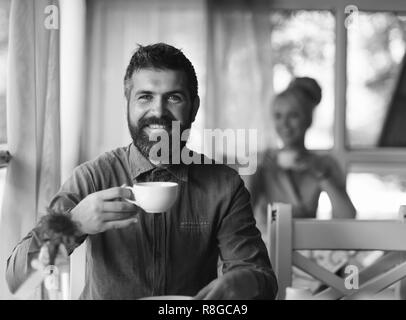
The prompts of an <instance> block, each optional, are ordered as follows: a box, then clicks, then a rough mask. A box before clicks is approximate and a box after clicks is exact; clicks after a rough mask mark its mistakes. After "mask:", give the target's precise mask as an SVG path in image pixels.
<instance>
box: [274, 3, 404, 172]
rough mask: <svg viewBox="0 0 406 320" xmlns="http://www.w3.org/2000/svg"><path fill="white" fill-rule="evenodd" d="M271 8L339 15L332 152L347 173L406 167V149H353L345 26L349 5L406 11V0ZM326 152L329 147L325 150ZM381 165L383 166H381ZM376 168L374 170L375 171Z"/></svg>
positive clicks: (360, 7)
mask: <svg viewBox="0 0 406 320" xmlns="http://www.w3.org/2000/svg"><path fill="white" fill-rule="evenodd" d="M269 5H270V8H271V10H272V9H274V10H278V9H279V10H329V11H331V12H332V13H333V14H334V15H335V18H336V26H335V30H336V38H335V46H336V48H335V68H334V69H335V70H334V73H335V74H334V79H335V105H334V122H333V126H334V128H333V141H334V144H333V148H332V149H330V151H331V152H332V153H333V155H334V156H335V157H336V159H337V161H338V162H339V164H340V165H341V167H342V169H343V170H344V172H345V173H348V170H349V168H350V166H353V165H357V168H362V167H364V168H365V169H367V170H368V171H369V170H371V169H373V168H375V170H376V172H377V173H379V172H381V169H382V168H390V167H396V168H402V169H404V170H406V148H387V147H385V148H378V147H372V148H368V149H357V148H350V147H349V144H348V143H347V142H348V140H347V139H348V137H347V130H346V111H347V110H346V108H347V101H346V100H347V99H346V97H347V30H346V27H345V24H344V22H345V19H346V13H345V8H346V7H347V6H349V5H355V6H356V7H357V8H358V9H359V10H360V11H370V12H379V11H392V12H406V1H399V0H385V1H381V0H301V1H297V0H274V1H271V3H270V4H269ZM323 151H325V150H323ZM378 168H381V169H378ZM375 170H374V171H375Z"/></svg>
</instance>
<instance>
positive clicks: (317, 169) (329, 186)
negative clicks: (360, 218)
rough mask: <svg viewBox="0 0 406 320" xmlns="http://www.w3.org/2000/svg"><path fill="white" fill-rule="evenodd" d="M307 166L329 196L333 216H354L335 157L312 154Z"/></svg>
mask: <svg viewBox="0 0 406 320" xmlns="http://www.w3.org/2000/svg"><path fill="white" fill-rule="evenodd" d="M308 168H309V170H310V172H311V173H312V174H313V175H314V176H315V177H316V179H318V180H319V185H320V188H321V189H322V190H323V191H325V192H326V193H327V195H328V196H329V198H330V201H331V206H332V211H333V218H347V219H353V218H355V216H356V209H355V207H354V205H353V203H352V201H351V199H350V197H349V196H348V193H347V191H346V187H345V176H344V173H343V172H342V170H341V168H340V167H339V165H338V163H337V162H336V161H335V159H334V158H332V157H330V156H328V157H318V156H312V157H311V160H310V161H309V163H308Z"/></svg>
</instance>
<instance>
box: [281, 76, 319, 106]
mask: <svg viewBox="0 0 406 320" xmlns="http://www.w3.org/2000/svg"><path fill="white" fill-rule="evenodd" d="M292 89H293V90H300V91H301V92H303V94H304V95H305V96H306V98H308V99H309V102H310V103H311V104H312V105H313V106H317V105H318V104H319V103H320V101H321V94H322V92H321V87H320V86H319V84H318V83H317V81H316V80H314V79H313V78H309V77H298V78H294V79H293V80H292V81H291V83H290V84H289V87H288V88H287V90H292Z"/></svg>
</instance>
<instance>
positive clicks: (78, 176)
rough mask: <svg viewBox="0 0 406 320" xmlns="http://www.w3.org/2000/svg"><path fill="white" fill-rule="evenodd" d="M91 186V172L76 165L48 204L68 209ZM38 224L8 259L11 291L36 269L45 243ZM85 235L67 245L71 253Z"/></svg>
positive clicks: (60, 210)
mask: <svg viewBox="0 0 406 320" xmlns="http://www.w3.org/2000/svg"><path fill="white" fill-rule="evenodd" d="M92 190H93V187H92V183H91V178H90V175H89V174H88V171H87V169H86V167H85V166H83V165H82V166H80V167H78V168H76V169H75V171H74V172H73V174H72V176H71V177H70V178H69V179H68V180H67V181H66V182H65V183H64V185H63V186H62V187H61V189H60V190H59V192H58V193H57V194H56V195H55V197H54V198H53V199H52V200H51V203H50V205H49V207H50V208H51V209H53V210H54V211H55V212H60V213H69V212H70V211H71V210H72V209H73V208H74V207H75V206H76V205H77V204H78V203H79V202H80V201H81V200H82V199H83V198H84V197H86V195H88V194H90V193H91V192H92ZM38 228H39V226H36V227H35V228H34V229H33V230H31V231H30V232H29V233H28V234H27V235H26V236H25V237H24V238H23V239H22V240H21V241H20V242H19V243H18V244H17V245H16V246H15V248H14V249H13V251H12V253H11V255H10V256H9V258H8V259H7V268H6V280H7V283H8V286H9V289H10V291H11V293H15V292H16V290H17V289H18V288H19V287H20V285H21V284H22V283H23V282H24V281H25V280H26V279H27V278H28V276H29V275H30V274H31V273H32V271H33V269H32V267H31V261H32V260H33V259H34V258H36V257H37V256H38V254H39V252H40V249H41V245H42V241H41V239H40V237H39V232H38ZM85 239H86V236H82V237H78V238H77V239H76V243H75V244H74V245H73V246H71V247H69V248H67V250H68V252H69V254H71V253H72V252H73V250H74V249H75V248H76V247H78V246H79V245H80V244H81V243H82V242H83V241H84V240H85Z"/></svg>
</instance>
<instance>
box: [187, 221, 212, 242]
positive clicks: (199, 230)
mask: <svg viewBox="0 0 406 320" xmlns="http://www.w3.org/2000/svg"><path fill="white" fill-rule="evenodd" d="M210 229H211V228H210V223H209V221H208V220H203V219H202V220H182V221H180V222H179V232H180V233H181V235H182V236H183V237H185V236H186V237H193V238H196V237H207V236H208V234H209V231H210Z"/></svg>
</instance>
